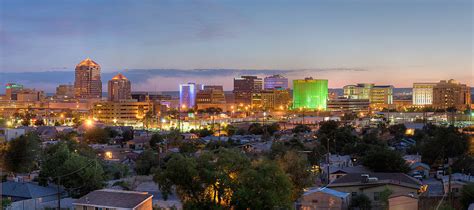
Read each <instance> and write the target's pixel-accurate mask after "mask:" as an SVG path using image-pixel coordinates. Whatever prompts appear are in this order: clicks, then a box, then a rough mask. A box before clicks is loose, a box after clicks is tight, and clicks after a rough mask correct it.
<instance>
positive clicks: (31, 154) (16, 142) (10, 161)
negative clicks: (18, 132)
mask: <svg viewBox="0 0 474 210" xmlns="http://www.w3.org/2000/svg"><path fill="white" fill-rule="evenodd" d="M40 152H41V148H40V140H39V137H38V135H36V134H34V133H28V134H26V135H22V136H20V137H18V138H16V139H13V140H11V141H9V142H8V143H7V146H6V150H5V151H4V152H3V154H2V160H3V165H4V167H5V169H6V170H7V171H11V172H14V173H27V172H31V171H32V170H33V169H35V167H36V165H37V161H38V158H39V154H40Z"/></svg>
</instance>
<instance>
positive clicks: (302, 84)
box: [293, 78, 328, 110]
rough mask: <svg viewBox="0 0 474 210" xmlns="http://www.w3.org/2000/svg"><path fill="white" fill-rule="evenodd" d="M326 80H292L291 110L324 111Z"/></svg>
mask: <svg viewBox="0 0 474 210" xmlns="http://www.w3.org/2000/svg"><path fill="white" fill-rule="evenodd" d="M327 100H328V80H324V79H313V78H305V79H299V80H293V108H294V109H299V108H303V109H318V110H326V108H327Z"/></svg>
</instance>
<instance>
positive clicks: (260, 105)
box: [252, 89, 291, 110]
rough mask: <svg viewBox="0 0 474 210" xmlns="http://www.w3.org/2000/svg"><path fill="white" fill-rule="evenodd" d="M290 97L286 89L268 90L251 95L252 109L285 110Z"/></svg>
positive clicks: (289, 102)
mask: <svg viewBox="0 0 474 210" xmlns="http://www.w3.org/2000/svg"><path fill="white" fill-rule="evenodd" d="M290 104H291V95H290V91H289V90H288V89H269V90H262V91H259V92H257V93H253V94H252V107H253V108H254V109H261V110H287V109H288V108H290V107H289V106H290Z"/></svg>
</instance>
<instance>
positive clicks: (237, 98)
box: [233, 76, 263, 105]
mask: <svg viewBox="0 0 474 210" xmlns="http://www.w3.org/2000/svg"><path fill="white" fill-rule="evenodd" d="M262 85H263V81H262V78H258V77H256V76H241V77H240V78H234V90H233V93H234V103H236V104H247V105H248V104H250V103H251V100H252V93H256V92H259V91H261V90H262Z"/></svg>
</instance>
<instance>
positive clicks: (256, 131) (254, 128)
mask: <svg viewBox="0 0 474 210" xmlns="http://www.w3.org/2000/svg"><path fill="white" fill-rule="evenodd" d="M248 132H249V133H250V134H253V135H262V134H263V128H262V125H261V124H260V123H252V124H250V126H249V129H248Z"/></svg>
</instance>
